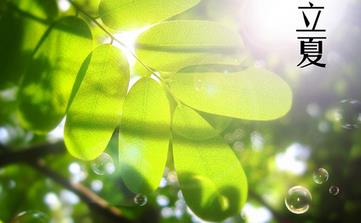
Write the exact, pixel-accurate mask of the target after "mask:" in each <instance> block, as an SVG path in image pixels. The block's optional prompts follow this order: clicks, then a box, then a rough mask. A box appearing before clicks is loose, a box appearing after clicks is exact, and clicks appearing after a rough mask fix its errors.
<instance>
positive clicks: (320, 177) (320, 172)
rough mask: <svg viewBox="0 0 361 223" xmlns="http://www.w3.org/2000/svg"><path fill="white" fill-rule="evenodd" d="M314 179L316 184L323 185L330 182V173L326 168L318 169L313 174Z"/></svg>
mask: <svg viewBox="0 0 361 223" xmlns="http://www.w3.org/2000/svg"><path fill="white" fill-rule="evenodd" d="M312 178H313V181H314V182H315V183H316V184H323V183H324V182H326V181H327V180H328V172H327V170H326V169H324V168H318V169H317V170H315V171H314V172H313V175H312Z"/></svg>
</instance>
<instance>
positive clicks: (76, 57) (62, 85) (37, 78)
mask: <svg viewBox="0 0 361 223" xmlns="http://www.w3.org/2000/svg"><path fill="white" fill-rule="evenodd" d="M91 48H92V35H91V32H90V30H89V27H88V26H87V24H86V23H85V22H84V21H82V20H81V19H79V18H77V17H64V18H62V19H60V20H59V21H57V22H56V23H55V24H54V25H53V26H52V27H50V29H49V30H48V31H47V32H46V33H45V34H44V36H43V38H42V40H41V42H40V44H39V45H38V48H37V49H36V51H35V52H34V54H33V57H32V60H31V61H30V63H29V67H28V70H27V72H26V75H25V77H24V79H23V82H22V84H21V86H20V91H19V95H18V102H19V108H18V116H19V118H20V121H21V124H22V125H23V126H24V127H25V128H28V129H31V130H33V131H37V132H47V131H49V130H51V129H53V128H54V127H55V126H56V125H57V124H58V123H59V122H60V120H61V119H62V118H63V116H64V114H65V110H66V108H67V104H68V99H69V96H70V93H71V90H72V87H73V84H74V81H75V78H76V75H77V73H78V71H79V69H80V66H81V64H82V62H83V61H84V59H85V57H86V56H87V55H88V54H89V52H90V50H91Z"/></svg>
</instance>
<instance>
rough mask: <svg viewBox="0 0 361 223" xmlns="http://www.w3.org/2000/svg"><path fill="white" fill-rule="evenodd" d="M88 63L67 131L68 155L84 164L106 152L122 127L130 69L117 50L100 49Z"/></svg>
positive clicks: (96, 50)
mask: <svg viewBox="0 0 361 223" xmlns="http://www.w3.org/2000/svg"><path fill="white" fill-rule="evenodd" d="M88 59H89V61H85V62H84V63H83V67H82V69H81V71H80V73H79V75H78V78H80V80H77V82H80V87H79V90H78V91H77V92H76V94H75V97H74V99H73V100H72V103H71V105H70V107H69V110H68V113H67V119H66V123H65V129H64V141H65V145H66V147H67V149H68V151H69V152H70V153H71V154H72V155H73V156H75V157H77V158H80V159H85V160H91V159H94V158H96V157H97V156H99V155H100V154H101V153H102V152H103V151H104V150H105V148H106V146H107V144H108V142H109V140H110V138H111V136H112V134H113V132H114V129H115V128H116V127H117V126H118V125H119V122H120V117H121V116H120V114H121V109H122V103H123V98H124V97H125V94H126V92H127V89H128V83H129V65H128V62H127V60H126V58H125V57H124V56H123V55H122V53H121V51H120V50H119V49H118V48H116V47H114V46H112V45H101V46H99V47H97V48H96V49H95V50H94V51H93V52H92V53H91V54H90V55H89V57H88ZM74 91H76V87H75V88H74Z"/></svg>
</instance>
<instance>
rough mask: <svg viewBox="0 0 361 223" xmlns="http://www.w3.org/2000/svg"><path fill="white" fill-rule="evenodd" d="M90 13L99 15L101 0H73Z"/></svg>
mask: <svg viewBox="0 0 361 223" xmlns="http://www.w3.org/2000/svg"><path fill="white" fill-rule="evenodd" d="M73 1H74V2H75V3H77V4H78V5H79V6H80V7H81V8H82V9H83V10H84V11H86V12H87V13H88V14H90V15H92V16H94V17H98V15H99V13H98V12H99V3H100V0H73Z"/></svg>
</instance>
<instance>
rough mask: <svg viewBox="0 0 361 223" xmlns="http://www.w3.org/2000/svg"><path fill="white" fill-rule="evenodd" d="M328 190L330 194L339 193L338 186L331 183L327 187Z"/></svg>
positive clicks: (335, 194)
mask: <svg viewBox="0 0 361 223" xmlns="http://www.w3.org/2000/svg"><path fill="white" fill-rule="evenodd" d="M328 192H329V193H330V194H332V195H333V196H337V195H338V194H339V193H340V188H339V187H337V186H334V185H332V186H331V187H330V188H329V189H328Z"/></svg>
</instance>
